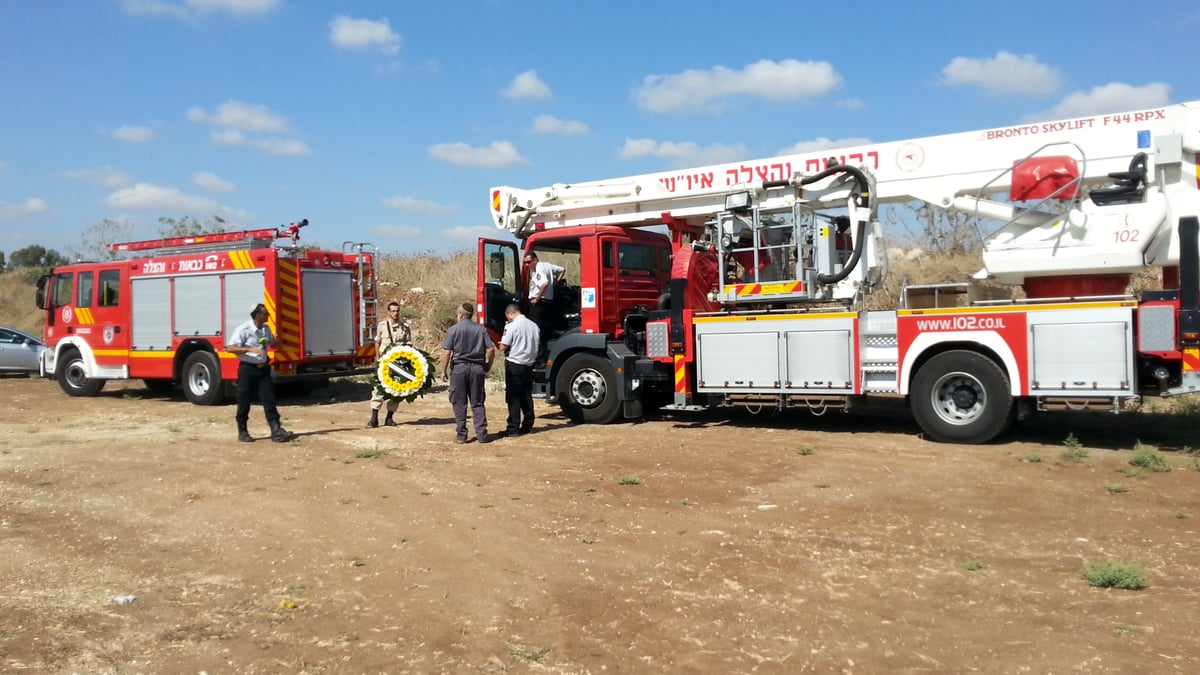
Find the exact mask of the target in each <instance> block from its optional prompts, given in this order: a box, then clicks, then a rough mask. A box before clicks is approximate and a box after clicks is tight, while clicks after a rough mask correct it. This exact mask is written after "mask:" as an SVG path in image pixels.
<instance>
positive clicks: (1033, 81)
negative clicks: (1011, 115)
mask: <svg viewBox="0 0 1200 675" xmlns="http://www.w3.org/2000/svg"><path fill="white" fill-rule="evenodd" d="M942 83H943V84H947V85H950V86H962V85H974V86H977V87H980V88H982V89H984V90H987V91H990V92H992V93H993V94H1030V95H1035V96H1050V95H1052V94H1054V93H1055V92H1057V91H1058V90H1059V88H1060V87H1061V86H1062V73H1060V72H1059V71H1058V69H1057V68H1051V67H1050V66H1047V65H1046V64H1044V63H1040V62H1038V59H1037V57H1036V56H1034V55H1032V54H1024V55H1017V54H1011V53H1009V52H1006V51H1000V52H997V54H996V56H995V57H993V58H990V59H969V58H967V57H965V56H959V57H957V58H955V59H953V60H951V61H950V63H949V64H948V65H946V67H945V68H942Z"/></svg>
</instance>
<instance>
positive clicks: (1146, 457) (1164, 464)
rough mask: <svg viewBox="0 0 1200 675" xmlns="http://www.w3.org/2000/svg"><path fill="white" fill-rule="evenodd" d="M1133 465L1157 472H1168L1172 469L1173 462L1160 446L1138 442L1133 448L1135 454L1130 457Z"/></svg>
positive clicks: (1130, 462)
mask: <svg viewBox="0 0 1200 675" xmlns="http://www.w3.org/2000/svg"><path fill="white" fill-rule="evenodd" d="M1129 464H1130V465H1131V466H1136V467H1141V468H1143V469H1146V470H1147V471H1153V472H1155V473H1166V472H1168V471H1170V470H1171V464H1170V462H1168V461H1167V458H1166V456H1165V455H1163V454H1162V452H1160V451H1159V449H1158V448H1152V447H1150V446H1148V445H1142V444H1141V442H1138V444H1137V445H1136V446H1134V448H1133V456H1132V457H1130V458H1129Z"/></svg>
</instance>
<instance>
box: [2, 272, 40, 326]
mask: <svg viewBox="0 0 1200 675" xmlns="http://www.w3.org/2000/svg"><path fill="white" fill-rule="evenodd" d="M27 276H28V275H27V274H25V270H15V271H9V272H0V324H4V325H6V326H12V327H13V328H16V329H18V330H23V331H25V332H26V333H30V334H31V335H41V334H42V310H40V309H38V308H37V307H35V306H34V304H33V294H34V289H35V288H36V285H35V284H34V283H33V282H32V281H30V280H29V279H27V278H26V277H27Z"/></svg>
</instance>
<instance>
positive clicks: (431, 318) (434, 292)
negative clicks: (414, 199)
mask: <svg viewBox="0 0 1200 675" xmlns="http://www.w3.org/2000/svg"><path fill="white" fill-rule="evenodd" d="M377 272H378V277H379V301H380V304H381V305H386V304H387V303H388V302H391V301H392V300H397V301H399V302H400V304H401V305H402V306H403V307H402V309H401V314H402V315H403V316H404V317H405V318H406V319H408V321H409V322H410V323H411V324H412V326H413V342H415V343H416V345H417V347H419V348H421V349H424V350H425V351H432V350H434V349H435V348H437V347H438V346H439V345H441V340H442V338H443V337H444V336H445V334H446V329H448V328H449V327H450V326H451V325H452V324H453V323H454V319H455V314H454V311H455V308H456V307H457V306H458V305H460V304H462V303H464V302H469V303H471V304H472V305H474V304H475V253H474V252H468V251H460V252H457V253H451V254H449V257H443V256H439V255H436V254H433V253H419V254H416V255H410V256H396V255H386V254H385V255H381V256H380V258H379V265H378V270H377Z"/></svg>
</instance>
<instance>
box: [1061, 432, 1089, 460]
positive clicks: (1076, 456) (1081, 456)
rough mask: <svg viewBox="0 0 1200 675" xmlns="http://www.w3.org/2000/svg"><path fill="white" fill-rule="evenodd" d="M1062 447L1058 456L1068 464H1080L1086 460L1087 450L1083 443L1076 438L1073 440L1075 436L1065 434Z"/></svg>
mask: <svg viewBox="0 0 1200 675" xmlns="http://www.w3.org/2000/svg"><path fill="white" fill-rule="evenodd" d="M1063 446H1064V449H1063V451H1062V453H1061V455H1060V456H1061V457H1062V458H1063V459H1065V460H1067V461H1068V462H1082V461H1083V460H1085V459H1087V458H1088V451H1087V448H1085V447H1083V443H1081V442H1080V441H1079V439H1078V438H1075V434H1067V437H1066V438H1064V439H1063Z"/></svg>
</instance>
